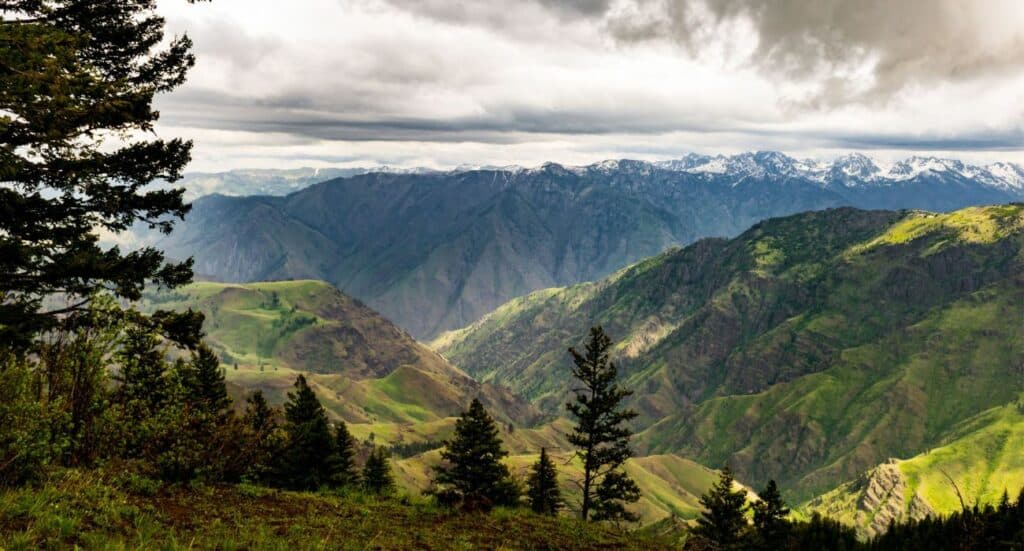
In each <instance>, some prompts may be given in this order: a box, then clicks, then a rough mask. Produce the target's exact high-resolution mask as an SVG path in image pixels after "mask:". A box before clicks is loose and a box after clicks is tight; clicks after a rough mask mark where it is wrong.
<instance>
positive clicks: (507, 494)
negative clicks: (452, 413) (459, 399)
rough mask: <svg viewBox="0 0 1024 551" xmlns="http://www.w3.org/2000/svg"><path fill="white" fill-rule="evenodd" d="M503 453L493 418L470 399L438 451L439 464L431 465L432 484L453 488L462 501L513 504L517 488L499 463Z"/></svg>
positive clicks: (516, 497) (517, 495)
mask: <svg viewBox="0 0 1024 551" xmlns="http://www.w3.org/2000/svg"><path fill="white" fill-rule="evenodd" d="M507 455H508V452H506V451H505V450H504V449H503V448H502V446H501V439H500V438H499V437H498V427H497V426H495V424H494V419H492V418H491V416H490V415H488V414H487V411H486V410H485V409H484V406H483V404H481V403H480V400H477V399H473V402H472V403H471V404H470V406H469V409H468V410H466V411H465V412H463V414H462V416H461V417H460V418H459V419H458V421H456V422H455V435H454V436H453V437H452V439H451V440H450V441H448V442H446V443H445V449H444V450H442V451H441V459H442V460H443V463H442V464H441V465H440V466H438V467H436V468H435V476H434V483H435V484H436V485H437V486H438V487H439V488H442V491H443V490H451V491H454V492H455V493H456V494H457V495H458V496H459V497H460V498H461V499H462V500H463V503H464V504H465V503H467V502H469V501H476V500H480V499H483V500H486V503H488V504H493V505H514V504H515V503H517V502H518V500H519V490H518V488H517V487H516V485H515V482H514V481H513V480H512V476H511V474H510V473H509V471H508V467H506V466H505V465H504V464H503V463H502V462H501V460H502V458H504V457H505V456H507ZM485 506H486V505H485Z"/></svg>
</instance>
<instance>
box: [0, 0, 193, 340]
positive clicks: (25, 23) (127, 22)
mask: <svg viewBox="0 0 1024 551" xmlns="http://www.w3.org/2000/svg"><path fill="white" fill-rule="evenodd" d="M2 7H3V19H2V20H0V34H2V36H3V40H2V41H0V80H2V81H3V83H4V85H3V87H2V88H0V129H2V131H0V173H2V177H0V179H2V180H3V182H4V184H5V185H3V186H0V205H3V206H4V208H3V209H0V297H2V300H0V343H4V344H5V345H8V346H9V345H13V346H14V347H15V348H23V347H24V346H26V345H27V343H28V342H29V341H30V340H31V339H32V337H33V336H34V335H36V334H38V333H39V332H41V331H44V330H47V329H50V328H52V327H54V326H55V325H56V324H58V322H60V320H61V319H62V317H63V316H64V315H66V314H68V313H70V312H78V311H81V310H83V309H85V308H86V307H87V305H88V303H89V301H90V298H91V296H93V292H94V291H97V290H100V289H107V290H110V291H112V292H114V293H115V294H116V295H117V296H119V297H121V298H125V299H128V300H138V299H139V298H141V293H142V290H143V287H144V286H145V285H146V284H147V282H154V283H156V284H159V285H165V286H169V287H174V286H177V285H181V284H184V283H187V282H188V281H190V280H191V277H192V269H191V265H192V263H191V260H189V261H185V262H182V263H180V264H166V263H164V254H163V253H162V252H161V251H160V250H158V249H156V248H152V247H146V248H142V249H139V250H136V251H132V252H122V251H121V250H120V249H119V248H117V247H113V248H109V249H103V248H102V247H100V245H99V243H98V232H97V231H96V230H97V229H102V230H107V231H111V232H115V233H116V232H121V231H124V230H127V229H128V228H130V227H131V226H132V225H133V224H135V223H144V224H147V225H148V226H149V227H151V228H155V229H159V230H160V231H162V232H165V233H167V232H170V230H171V228H172V227H173V224H174V221H175V220H174V219H175V218H181V217H183V216H184V215H185V213H186V212H188V208H189V207H188V205H186V204H185V203H184V201H183V200H182V193H183V192H184V189H181V188H179V189H166V188H156V189H154V188H151V187H147V186H148V184H149V183H150V182H152V181H154V180H157V179H162V180H165V181H170V182H173V181H176V180H177V179H179V178H180V177H181V171H182V169H183V168H184V167H185V165H186V164H187V163H188V161H189V151H190V149H191V147H192V144H191V143H190V142H186V141H182V140H180V139H172V140H161V139H153V138H151V137H152V136H153V130H154V123H155V122H156V121H157V119H158V117H159V112H158V111H156V110H155V109H153V99H154V97H155V96H156V95H157V94H159V93H163V92H168V91H170V90H173V89H174V88H176V87H177V86H179V85H180V84H181V83H183V82H184V80H185V75H186V73H187V71H188V69H189V68H190V67H192V65H193V64H194V58H193V56H192V53H191V51H190V50H191V46H192V43H191V41H190V40H189V39H188V37H187V36H182V37H180V38H173V39H170V40H165V37H164V20H163V19H162V18H161V17H159V16H158V15H157V14H156V12H155V10H156V2H155V1H154V0H104V1H102V2H83V1H80V0H48V1H45V2H44V1H39V0H8V1H5V2H3V3H2ZM54 294H62V295H64V296H67V297H69V298H70V304H69V306H67V307H62V308H55V309H47V308H44V307H42V306H43V305H42V299H43V297H46V296H50V295H54ZM191 316H192V313H188V314H186V317H191ZM140 317H141V315H140ZM175 317H176V315H175V314H172V313H169V312H163V313H162V314H160V315H154V316H152V317H151V318H150V320H156V319H158V318H159V319H161V320H162V322H166V323H168V324H169V326H175V327H177V328H179V329H180V328H182V326H181V325H180V324H177V323H173V322H171V319H172V318H175ZM188 329H189V331H188V332H187V333H176V334H174V335H173V336H174V337H175V338H176V339H177V338H180V339H182V340H183V341H187V342H189V343H192V344H194V343H195V342H196V341H197V340H198V337H199V327H198V326H197V325H195V324H192V323H190V324H188Z"/></svg>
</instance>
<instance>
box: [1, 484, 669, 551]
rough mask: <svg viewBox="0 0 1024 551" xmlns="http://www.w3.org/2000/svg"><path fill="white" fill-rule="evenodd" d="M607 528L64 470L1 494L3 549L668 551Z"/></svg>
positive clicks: (510, 513)
mask: <svg viewBox="0 0 1024 551" xmlns="http://www.w3.org/2000/svg"><path fill="white" fill-rule="evenodd" d="M666 545H667V543H666V542H662V541H659V540H657V539H654V538H651V537H649V536H646V535H643V534H637V533H628V532H624V531H620V530H617V529H614V528H612V527H609V526H603V525H597V524H593V523H590V524H584V523H581V522H579V521H576V520H574V519H569V518H551V517H541V516H537V515H534V514H532V513H528V512H525V511H523V510H498V511H495V512H493V513H491V514H479V513H477V514H461V513H458V512H453V511H447V510H443V509H438V508H436V507H433V506H431V505H429V504H425V503H408V502H403V500H398V499H390V500H388V499H384V500H378V499H374V498H370V497H366V496H362V495H352V496H348V497H341V496H324V495H316V494H305V493H294V492H283V491H275V490H267V489H264V488H258V487H249V486H203V487H194V488H183V487H160V486H158V485H156V484H155V483H152V482H149V481H140V480H119V479H117V478H116V477H110V476H103V475H102V474H101V473H98V472H94V471H66V472H64V473H62V474H61V475H59V476H57V477H56V478H55V479H53V480H51V481H50V482H48V483H47V484H46V485H45V486H44V487H42V488H36V489H32V488H25V489H19V490H10V491H6V492H0V549H6V550H9V551H21V550H35V549H69V548H75V549H96V550H117V549H166V550H179V549H181V550H184V549H217V550H221V551H230V550H243V549H271V550H273V549H280V550H285V549H288V550H291V549H351V550H356V549H359V550H363V549H382V550H384V549H388V550H390V549H394V550H405V549H422V550H439V551H441V550H443V551H448V550H458V549H523V550H527V549H538V550H540V549H578V550H589V549H664V548H665V546H666Z"/></svg>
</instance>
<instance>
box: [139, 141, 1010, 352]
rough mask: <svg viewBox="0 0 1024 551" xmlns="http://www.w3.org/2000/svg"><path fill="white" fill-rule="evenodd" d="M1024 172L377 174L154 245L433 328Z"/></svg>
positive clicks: (938, 203)
mask: <svg viewBox="0 0 1024 551" xmlns="http://www.w3.org/2000/svg"><path fill="white" fill-rule="evenodd" d="M321 176H322V175H321ZM1022 182H1024V171H1022V168H1021V167H1019V166H1017V165H1011V164H1005V163H1004V164H996V165H990V166H987V167H976V166H971V165H965V164H963V163H960V162H958V161H945V160H940V159H930V158H929V159H923V158H912V159H909V160H907V161H904V162H901V163H895V164H893V165H891V166H886V167H884V168H883V167H881V166H879V165H878V164H877V163H875V162H873V161H871V160H870V159H868V158H866V157H864V156H860V155H852V156H849V157H845V158H842V159H838V160H837V161H835V162H833V163H828V164H822V163H815V162H811V161H799V160H796V159H793V158H790V157H787V156H785V155H783V154H780V153H775V152H760V153H747V154H743V155H736V156H732V157H724V156H718V157H710V156H701V155H690V156H688V157H685V158H683V159H680V160H676V161H669V162H660V163H647V162H639V161H628V160H621V161H605V162H602V163H597V164H594V165H590V166H585V167H565V166H561V165H557V164H550V163H549V164H546V165H543V166H541V167H539V168H533V169H525V168H521V167H510V168H505V169H474V170H456V171H449V172H417V173H411V174H402V173H394V172H386V173H381V172H377V173H369V174H361V175H355V176H352V177H348V178H339V179H335V180H331V181H328V182H323V183H320V184H316V185H312V186H310V187H307V188H305V189H302V190H300V191H297V192H295V193H292V194H290V195H288V196H285V197H265V196H264V197H224V196H219V195H215V196H210V197H203V198H201V199H199V200H197V201H196V202H195V203H194V208H193V211H192V213H191V214H190V215H189V218H188V220H187V222H185V223H184V224H182V225H180V227H179V228H178V229H177V230H176V231H175V233H174V234H172V235H171V236H170V237H169V238H168V239H166V240H163V241H161V242H160V243H159V244H160V245H161V246H163V247H164V248H165V249H166V250H167V251H168V253H169V254H170V255H172V256H174V257H182V258H183V257H188V256H194V257H195V259H196V270H197V272H198V273H199V274H200V275H201V276H203V277H207V278H210V279H213V280H217V281H235V282H244V281H259V280H273V279H287V278H314V279H323V280H326V281H329V282H331V283H333V284H335V285H337V286H338V287H339V288H341V289H343V290H344V291H345V292H346V293H349V294H351V295H352V296H355V297H358V298H360V299H361V300H364V301H365V302H366V303H367V304H369V305H370V306H371V307H373V308H375V309H376V310H378V311H380V312H381V313H383V314H384V315H385V316H386V317H388V318H389V319H391V320H393V321H394V322H395V323H397V324H398V325H399V326H401V327H403V328H405V329H406V330H408V331H409V332H410V333H411V334H412V335H414V336H415V337H417V338H430V337H433V336H436V335H437V334H439V333H441V332H443V331H445V330H449V329H454V328H457V327H462V326H465V325H467V324H469V323H471V322H473V321H475V320H477V319H479V318H480V317H482V316H483V315H484V314H486V313H488V312H490V311H491V310H493V309H494V308H496V307H497V306H499V305H500V304H502V303H504V302H505V301H507V300H509V299H511V298H513V297H516V296H521V295H524V294H527V293H529V292H531V291H534V290H537V289H543V288H547V287H557V286H564V285H569V284H573V283H577V282H581V281H588V280H593V279H597V278H600V277H604V276H606V275H608V274H610V273H612V272H614V271H615V270H618V269H619V268H621V267H623V266H626V265H628V264H630V263H633V262H636V261H637V260H640V259H642V258H645V257H648V256H652V255H655V254H658V253H660V252H662V251H664V250H665V249H666V248H668V247H671V246H675V245H685V244H689V243H692V242H694V241H695V240H697V239H699V238H702V237H707V236H726V237H727V236H733V235H736V234H738V233H739V232H741V231H742V230H744V229H746V228H747V227H749V226H750V225H751V224H754V223H755V222H757V221H759V220H762V219H765V218H769V217H772V216H779V215H784V214H791V213H796V212H801V211H807V210H816V209H822V208H828V207H835V206H841V205H852V206H858V207H866V208H921V209H927V210H933V211H947V210H954V209H957V208H961V207H964V206H967V205H974V204H995V203H1004V202H1008V201H1012V200H1020V199H1022V198H1024V184H1022Z"/></svg>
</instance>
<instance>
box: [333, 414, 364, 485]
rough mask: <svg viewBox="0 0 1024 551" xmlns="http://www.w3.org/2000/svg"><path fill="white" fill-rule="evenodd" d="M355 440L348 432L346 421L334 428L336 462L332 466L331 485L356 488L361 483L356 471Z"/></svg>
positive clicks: (340, 422)
mask: <svg viewBox="0 0 1024 551" xmlns="http://www.w3.org/2000/svg"><path fill="white" fill-rule="evenodd" d="M355 444H356V441H355V438H352V434H351V433H349V432H348V427H347V426H346V425H345V422H344V421H339V422H338V424H337V425H336V426H335V428H334V454H335V455H334V460H333V462H332V464H331V470H332V473H331V484H332V485H334V486H338V487H349V486H355V485H356V484H357V483H358V482H359V472H358V471H356V461H355V456H356V450H355Z"/></svg>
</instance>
